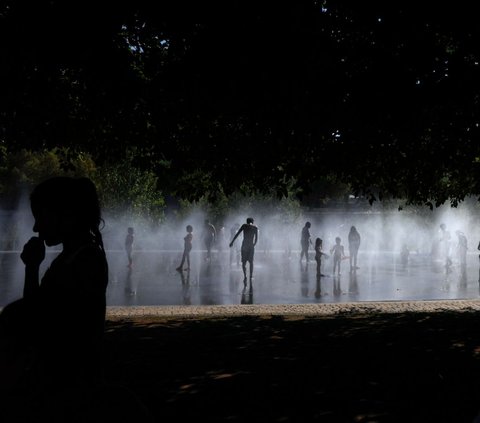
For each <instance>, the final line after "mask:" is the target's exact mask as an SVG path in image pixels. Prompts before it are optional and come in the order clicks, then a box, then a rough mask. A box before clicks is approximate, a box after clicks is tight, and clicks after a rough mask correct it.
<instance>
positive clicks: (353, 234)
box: [348, 226, 361, 272]
mask: <svg viewBox="0 0 480 423" xmlns="http://www.w3.org/2000/svg"><path fill="white" fill-rule="evenodd" d="M360 241H361V238H360V234H359V233H358V231H357V228H356V227H355V226H352V227H351V228H350V232H349V233H348V251H349V254H350V272H352V271H354V270H357V269H358V266H357V257H358V249H359V248H360Z"/></svg>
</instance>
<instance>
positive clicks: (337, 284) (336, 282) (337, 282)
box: [333, 275, 342, 298]
mask: <svg viewBox="0 0 480 423" xmlns="http://www.w3.org/2000/svg"><path fill="white" fill-rule="evenodd" d="M340 295H342V289H341V288H340V275H338V276H334V277H333V296H334V297H335V298H339V297H340Z"/></svg>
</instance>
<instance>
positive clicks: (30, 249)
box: [20, 236, 45, 266]
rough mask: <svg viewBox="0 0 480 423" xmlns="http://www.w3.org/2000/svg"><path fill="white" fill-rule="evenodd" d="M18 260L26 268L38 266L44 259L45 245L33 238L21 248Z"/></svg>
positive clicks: (40, 240)
mask: <svg viewBox="0 0 480 423" xmlns="http://www.w3.org/2000/svg"><path fill="white" fill-rule="evenodd" d="M20 258H21V259H22V261H23V262H24V263H25V265H26V266H40V263H41V262H42V261H43V259H44V258H45V244H44V242H43V239H41V238H39V237H37V236H33V237H31V238H30V239H29V240H28V241H27V243H26V244H25V245H24V246H23V251H22V254H20Z"/></svg>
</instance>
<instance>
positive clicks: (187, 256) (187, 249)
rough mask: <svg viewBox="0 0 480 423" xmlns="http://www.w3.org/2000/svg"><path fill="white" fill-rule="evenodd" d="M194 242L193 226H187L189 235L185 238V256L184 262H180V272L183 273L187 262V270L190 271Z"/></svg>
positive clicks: (183, 256) (178, 268)
mask: <svg viewBox="0 0 480 423" xmlns="http://www.w3.org/2000/svg"><path fill="white" fill-rule="evenodd" d="M192 241H193V227H192V226H191V225H187V235H185V237H184V238H183V255H182V261H181V262H180V266H178V267H177V270H178V271H179V272H181V271H182V267H183V264H184V263H185V260H186V261H187V267H186V268H185V270H190V251H192Z"/></svg>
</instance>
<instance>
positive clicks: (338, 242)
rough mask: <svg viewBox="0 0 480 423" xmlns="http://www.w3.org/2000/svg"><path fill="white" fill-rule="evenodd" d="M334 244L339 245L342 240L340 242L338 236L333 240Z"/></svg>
mask: <svg viewBox="0 0 480 423" xmlns="http://www.w3.org/2000/svg"><path fill="white" fill-rule="evenodd" d="M335 242H336V243H337V244H340V243H341V242H342V240H341V238H340V237H339V236H337V237H336V238H335Z"/></svg>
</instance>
